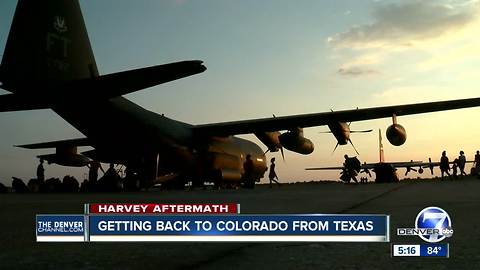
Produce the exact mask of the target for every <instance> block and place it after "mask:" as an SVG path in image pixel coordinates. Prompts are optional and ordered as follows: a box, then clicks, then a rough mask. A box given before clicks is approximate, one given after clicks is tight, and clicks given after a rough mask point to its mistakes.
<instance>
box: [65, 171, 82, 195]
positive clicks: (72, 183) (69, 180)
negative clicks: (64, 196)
mask: <svg viewBox="0 0 480 270" xmlns="http://www.w3.org/2000/svg"><path fill="white" fill-rule="evenodd" d="M62 185H63V191H64V192H78V188H79V185H80V184H79V183H78V181H77V179H75V177H73V176H70V175H66V176H65V177H63V181H62Z"/></svg>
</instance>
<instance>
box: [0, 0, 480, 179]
mask: <svg viewBox="0 0 480 270" xmlns="http://www.w3.org/2000/svg"><path fill="white" fill-rule="evenodd" d="M205 70H206V67H205V66H204V65H203V62H202V61H198V60H192V61H182V62H176V63H170V64H165V65H158V66H151V67H145V68H140V69H134V70H128V71H123V72H118V73H113V74H106V75H100V74H99V72H98V70H97V65H96V62H95V58H94V55H93V52H92V48H91V45H90V42H89V38H88V34H87V30H86V27H85V24H84V20H83V16H82V13H81V10H80V6H79V3H78V1H77V0H69V1H65V0H43V1H38V0H19V1H18V4H17V8H16V11H15V15H14V19H13V22H12V26H11V29H10V33H9V36H8V40H7V43H6V47H5V51H4V55H3V59H2V63H1V66H0V82H1V85H0V87H1V88H3V89H5V90H7V91H9V92H10V93H9V94H4V95H2V96H0V111H19V110H34V109H48V108H49V109H51V110H53V111H54V112H56V113H57V114H58V115H60V116H61V117H62V118H63V119H65V120H66V121H67V122H68V123H70V124H71V125H72V126H73V127H75V128H76V129H78V130H79V131H80V132H81V133H83V134H84V135H85V137H84V138H75V139H68V140H62V141H53V142H44V143H37V144H28V145H22V146H21V147H24V148H28V149H41V148H54V149H56V152H55V153H54V154H51V155H49V156H46V157H45V158H47V159H49V160H50V161H52V162H55V163H58V164H62V165H68V166H83V165H85V163H86V162H87V160H88V159H86V158H84V157H83V156H86V157H88V158H91V159H95V160H98V161H101V162H108V163H118V164H123V165H125V166H127V168H129V169H131V170H135V171H136V172H138V174H139V175H141V176H142V177H141V178H142V179H143V181H142V183H143V186H148V185H149V184H150V183H152V182H153V180H155V179H156V178H157V177H158V176H160V175H167V174H170V173H175V174H177V175H178V179H179V180H178V181H183V179H194V180H195V181H199V182H201V181H205V180H213V181H215V182H234V183H239V182H241V181H242V179H243V178H244V176H245V170H244V163H245V161H246V159H247V156H249V157H250V158H251V162H252V163H253V165H252V166H251V169H250V170H251V172H249V174H248V175H249V177H250V178H251V179H254V180H258V179H260V178H261V177H263V175H264V172H265V170H266V168H267V166H266V160H265V153H264V151H263V150H262V149H261V148H260V147H259V146H258V145H257V144H255V143H253V142H251V141H248V140H245V139H242V138H238V137H235V136H234V135H239V134H250V133H253V134H255V135H257V137H258V138H259V139H260V140H261V141H262V142H263V143H264V144H265V146H266V147H267V148H268V150H269V151H272V152H274V151H279V150H282V151H283V148H285V149H288V150H290V151H293V152H296V153H300V154H305V155H307V154H310V153H312V152H313V149H314V145H313V143H312V141H310V140H309V139H307V138H305V137H304V135H303V128H306V127H313V126H320V125H331V124H332V123H338V122H345V123H348V122H353V121H361V120H368V119H377V118H386V117H393V119H394V121H393V124H392V125H391V126H390V127H389V129H388V131H387V138H388V140H389V141H390V142H391V143H393V144H395V145H400V144H402V143H403V142H404V141H405V139H406V132H405V129H404V128H403V127H402V126H401V125H399V124H397V122H396V117H397V116H402V115H409V114H418V113H427V112H435V111H443V110H452V109H459V108H467V107H474V106H479V105H480V98H471V99H461V100H449V101H441V102H429V103H418V104H409V105H398V106H386V107H376V108H366V109H355V110H344V111H335V112H323V113H313V114H304V115H292V116H282V117H272V118H263V119H252V120H242V121H233V122H223V123H212V124H203V125H192V124H188V123H183V122H180V121H177V120H174V119H170V118H168V117H166V116H164V115H159V114H157V113H155V112H151V111H148V110H146V109H144V108H142V107H140V106H139V105H137V104H135V103H133V102H131V101H129V100H128V99H126V98H124V97H122V95H124V94H127V93H132V92H135V91H138V90H141V89H145V88H148V87H152V86H155V85H158V84H162V83H165V82H169V81H173V80H177V79H180V78H184V77H188V76H191V75H194V74H198V73H201V72H204V71H205ZM100 119H108V121H102V120H100ZM80 146H91V147H93V148H94V150H91V151H88V152H86V153H78V152H77V150H76V149H77V147H80ZM119 146H121V147H119Z"/></svg>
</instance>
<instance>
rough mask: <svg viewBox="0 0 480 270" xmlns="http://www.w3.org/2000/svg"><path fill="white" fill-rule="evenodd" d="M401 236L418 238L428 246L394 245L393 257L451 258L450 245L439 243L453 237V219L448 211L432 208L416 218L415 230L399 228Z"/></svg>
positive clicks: (398, 233) (425, 209) (427, 208)
mask: <svg viewBox="0 0 480 270" xmlns="http://www.w3.org/2000/svg"><path fill="white" fill-rule="evenodd" d="M397 235H399V236H418V237H420V239H422V240H424V241H425V242H428V244H425V243H422V244H394V245H392V257H443V258H449V257H450V250H449V248H450V245H449V244H448V243H439V242H441V241H443V240H445V239H448V238H450V237H452V235H453V229H452V219H451V218H450V215H449V214H448V213H447V211H445V210H443V209H442V208H440V207H436V206H430V207H426V208H424V209H422V210H421V211H420V212H419V213H418V215H417V217H416V218H415V228H397Z"/></svg>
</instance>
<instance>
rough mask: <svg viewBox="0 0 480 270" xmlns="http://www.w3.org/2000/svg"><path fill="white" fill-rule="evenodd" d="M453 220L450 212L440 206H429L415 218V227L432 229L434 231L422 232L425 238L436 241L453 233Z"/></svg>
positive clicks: (422, 236) (432, 241) (431, 241)
mask: <svg viewBox="0 0 480 270" xmlns="http://www.w3.org/2000/svg"><path fill="white" fill-rule="evenodd" d="M451 226H452V222H451V219H450V216H449V215H448V213H447V212H446V211H445V210H443V209H442V208H439V207H427V208H425V209H423V210H422V211H420V213H418V215H417V218H416V220H415V228H417V229H432V230H431V231H433V232H432V233H428V234H420V235H419V236H420V238H422V239H423V240H425V241H427V242H430V243H436V242H440V241H442V240H443V239H445V237H450V236H451V235H452V233H453V230H452V229H451Z"/></svg>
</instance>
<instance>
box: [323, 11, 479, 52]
mask: <svg viewBox="0 0 480 270" xmlns="http://www.w3.org/2000/svg"><path fill="white" fill-rule="evenodd" d="M477 6H478V4H477V1H475V2H468V3H465V2H464V3H462V4H457V5H453V4H449V5H445V4H441V2H438V1H414V2H402V3H401V4H392V3H390V4H383V3H379V4H377V6H376V7H375V9H374V10H373V13H372V15H373V22H372V23H370V24H363V25H358V26H353V27H351V28H350V29H349V30H347V31H346V32H343V33H338V34H335V35H333V36H331V37H329V38H328V39H327V41H328V43H329V44H331V45H333V46H334V47H340V48H341V47H345V48H356V49H365V48H379V47H398V46H404V47H412V46H414V45H415V43H416V42H417V41H423V40H428V39H432V38H437V37H439V36H442V35H444V34H446V33H449V32H452V31H456V30H458V29H459V28H462V27H464V26H466V25H467V24H469V23H470V22H472V21H474V20H475V16H476V14H477V11H478V8H477Z"/></svg>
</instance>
